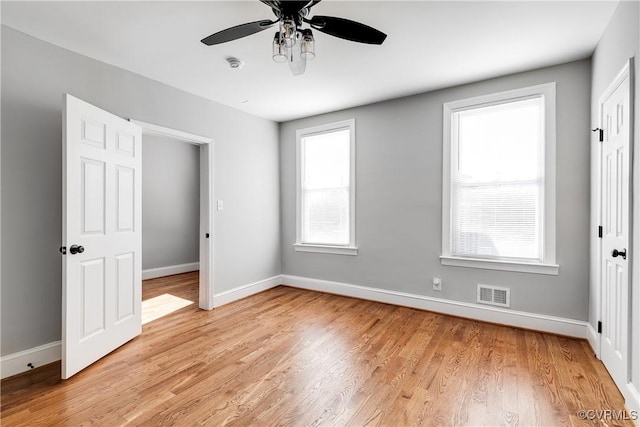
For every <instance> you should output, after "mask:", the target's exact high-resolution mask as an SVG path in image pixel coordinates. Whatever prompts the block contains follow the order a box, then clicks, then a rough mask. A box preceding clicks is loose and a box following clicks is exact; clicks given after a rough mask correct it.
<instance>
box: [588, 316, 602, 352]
mask: <svg viewBox="0 0 640 427" xmlns="http://www.w3.org/2000/svg"><path fill="white" fill-rule="evenodd" d="M587 341H589V345H590V346H591V349H592V350H593V354H595V355H596V357H597V358H598V359H600V334H599V333H598V331H597V330H596V328H594V327H593V325H591V323H589V322H587Z"/></svg>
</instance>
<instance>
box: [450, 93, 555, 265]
mask: <svg viewBox="0 0 640 427" xmlns="http://www.w3.org/2000/svg"><path fill="white" fill-rule="evenodd" d="M443 159H444V163H443V165H444V166H443V183H444V189H443V232H442V256H441V262H442V264H443V265H453V266H464V267H477V268H489V269H496V270H509V271H522V272H529V273H542V274H558V266H557V265H556V264H555V84H554V83H549V84H545V85H540V86H534V87H529V88H524V89H518V90H514V91H509V92H502V93H497V94H493V95H487V96H482V97H478V98H472V99H465V100H461V101H456V102H450V103H446V104H444V145H443Z"/></svg>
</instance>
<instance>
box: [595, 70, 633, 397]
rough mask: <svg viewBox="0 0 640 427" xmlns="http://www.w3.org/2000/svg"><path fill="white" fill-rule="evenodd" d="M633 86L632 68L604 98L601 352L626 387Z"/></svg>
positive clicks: (614, 375)
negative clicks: (631, 99)
mask: <svg viewBox="0 0 640 427" xmlns="http://www.w3.org/2000/svg"><path fill="white" fill-rule="evenodd" d="M629 98H630V85H629V73H628V68H627V72H626V77H625V73H624V72H623V73H622V74H621V76H620V77H619V78H617V79H616V81H615V82H614V84H613V85H612V87H611V88H610V90H608V91H607V92H606V93H605V95H603V97H602V99H601V114H602V117H601V124H602V125H601V127H602V128H603V129H604V138H603V142H602V175H601V176H602V182H601V189H602V198H601V204H602V205H601V207H602V212H601V217H602V227H603V233H602V251H601V260H600V262H601V270H600V271H601V280H600V286H601V314H602V337H601V348H600V357H601V359H602V362H603V363H604V365H605V366H606V367H607V369H608V370H609V373H610V374H611V377H612V378H613V380H614V381H615V382H616V384H617V385H618V387H619V388H620V389H621V390H622V389H623V388H624V387H626V384H627V382H628V379H629V378H628V345H629V336H628V334H629V332H628V331H629V300H630V294H629V273H630V262H631V257H630V254H629V242H630V229H629V225H630V223H629V218H630V204H629V199H630V193H629V190H630V170H631V155H630V131H629V120H630V113H629V105H630V104H629Z"/></svg>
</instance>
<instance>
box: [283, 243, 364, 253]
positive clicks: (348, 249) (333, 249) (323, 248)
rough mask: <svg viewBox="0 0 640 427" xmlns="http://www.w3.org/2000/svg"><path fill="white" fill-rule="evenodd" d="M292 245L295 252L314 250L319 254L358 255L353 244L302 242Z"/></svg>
mask: <svg viewBox="0 0 640 427" xmlns="http://www.w3.org/2000/svg"><path fill="white" fill-rule="evenodd" d="M293 247H294V248H295V250H296V251H297V252H316V253H320V254H335V255H358V248H357V247H355V246H329V245H307V244H302V243H295V244H294V245H293Z"/></svg>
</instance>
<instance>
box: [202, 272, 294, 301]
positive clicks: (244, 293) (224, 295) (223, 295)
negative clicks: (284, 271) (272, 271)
mask: <svg viewBox="0 0 640 427" xmlns="http://www.w3.org/2000/svg"><path fill="white" fill-rule="evenodd" d="M281 282H282V276H280V275H278V276H273V277H269V278H268V279H264V280H259V281H257V282H253V283H249V284H248V285H243V286H238V287H237V288H233V289H230V290H228V291H224V292H220V293H218V294H215V295H213V307H214V308H216V307H220V306H221V305H225V304H229V303H230V302H233V301H237V300H239V299H242V298H246V297H248V296H251V295H253V294H257V293H258V292H262V291H266V290H267V289H271V288H275V287H276V286H278V285H280V284H281Z"/></svg>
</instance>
